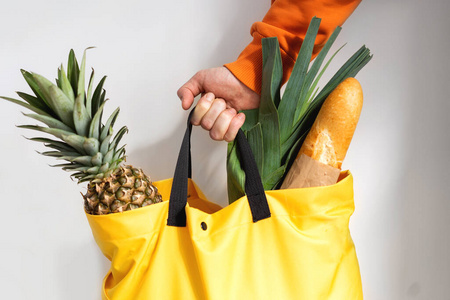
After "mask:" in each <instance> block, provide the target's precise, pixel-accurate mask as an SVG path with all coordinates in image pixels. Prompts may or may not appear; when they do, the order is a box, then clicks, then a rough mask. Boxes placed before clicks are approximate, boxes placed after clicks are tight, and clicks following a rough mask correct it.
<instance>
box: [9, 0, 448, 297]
mask: <svg viewBox="0 0 450 300" xmlns="http://www.w3.org/2000/svg"><path fill="white" fill-rule="evenodd" d="M269 5H270V1H269V0H264V1H261V0H229V1H208V0H191V1H143V0H128V1H86V0H79V1H76V2H75V1H67V0H58V1H56V0H41V1H30V0H18V1H9V2H8V3H7V4H6V3H5V2H2V3H1V4H0V41H1V44H0V94H1V95H5V96H14V91H16V90H21V91H23V90H26V91H28V89H27V87H26V84H25V82H24V80H23V79H22V77H21V74H20V72H19V69H20V68H24V69H26V70H29V71H34V72H37V73H40V74H42V75H44V76H47V77H50V78H53V77H55V76H56V69H57V67H58V65H59V64H60V63H61V62H64V64H65V63H66V56H67V54H68V51H69V49H70V48H74V49H75V51H76V53H77V54H78V56H81V55H82V51H83V50H84V48H86V47H88V46H96V47H97V48H96V49H94V50H90V51H89V52H88V61H87V63H88V66H90V67H91V66H92V67H95V70H96V72H97V80H98V79H99V78H101V76H103V75H105V74H106V75H108V79H107V83H106V89H107V95H109V98H110V99H111V100H110V101H109V106H108V109H107V111H109V112H112V110H113V109H114V108H115V107H117V106H121V114H120V116H119V120H118V125H117V126H119V125H123V124H126V125H127V126H128V127H129V129H130V132H129V134H128V135H127V136H126V138H125V139H124V140H125V142H126V144H128V145H129V146H128V157H129V160H128V161H129V162H130V163H132V164H134V165H136V166H140V167H142V168H144V169H145V170H146V171H147V172H148V173H149V174H150V175H151V176H152V177H153V179H154V180H159V179H164V178H168V177H171V176H172V174H173V168H174V164H175V159H176V156H177V151H178V148H179V145H180V141H181V137H182V134H183V131H184V124H185V118H186V113H185V112H183V111H182V109H181V107H180V104H179V100H178V98H177V97H176V90H177V88H178V87H179V86H180V85H181V84H182V83H184V82H185V81H186V80H187V79H188V78H189V77H190V76H192V75H193V74H194V73H195V72H196V71H198V70H200V69H202V68H208V67H215V66H220V65H222V64H224V63H226V62H230V61H233V60H234V59H235V58H236V57H237V55H238V54H239V53H240V51H241V50H242V49H243V48H244V46H245V45H246V44H247V43H248V42H249V41H250V36H249V28H250V26H251V24H252V23H253V22H254V21H258V20H260V19H261V18H262V17H263V16H264V14H265V12H266V11H267V9H268V8H269ZM449 13H450V2H448V1H447V0H435V1H432V2H427V1H419V0H413V1H387V0H382V1H380V0H379V1H365V2H363V3H362V4H361V5H360V6H359V8H358V9H357V10H356V12H355V13H354V14H353V15H352V17H351V18H350V19H349V20H348V21H347V23H346V24H345V25H344V27H343V31H342V33H341V35H340V37H339V38H338V41H337V42H336V47H337V46H339V45H342V44H344V43H345V42H346V43H347V46H346V47H345V48H344V50H343V51H342V52H341V53H340V54H339V55H338V58H337V59H336V60H335V61H334V62H333V65H334V66H335V67H337V66H339V65H341V64H342V63H343V62H344V60H345V59H347V57H349V56H350V55H351V54H352V53H353V52H354V51H356V50H357V49H358V48H359V47H360V46H361V45H362V44H366V45H367V46H368V47H369V48H370V49H371V50H372V52H373V53H374V59H373V60H372V62H370V64H369V65H368V66H367V67H366V68H365V69H364V70H363V71H362V72H361V73H360V75H359V76H358V79H359V80H360V82H361V83H362V86H363V88H364V93H365V104H364V108H363V113H362V116H361V119H360V124H359V127H358V128H357V131H356V134H355V137H354V140H353V143H352V146H351V149H350V151H349V153H348V155H347V159H346V161H345V162H344V167H345V168H347V169H350V170H351V171H352V172H353V174H354V176H355V197H356V199H355V201H356V212H355V214H354V216H353V217H352V221H351V230H352V236H353V238H354V241H355V244H356V246H357V253H358V256H359V261H360V266H361V272H362V277H363V282H364V292H365V296H366V299H375V300H390V299H392V300H397V299H424V300H425V299H426V300H428V299H438V300H440V299H450V296H449V295H450V285H449V282H450V258H449V254H448V253H450V234H449V231H450V218H449V215H450V197H449V195H450V174H449V170H450V160H449V158H448V156H447V153H448V149H449V148H450V134H449V132H448V130H449V129H450V120H449V117H448V114H449V112H450V104H449V103H450V101H449V100H448V95H449V94H450V90H449V87H450V85H449V80H450V76H449V75H448V74H449V69H450V61H449V59H448V53H447V52H448V49H449V47H450V40H449V38H448V29H449V28H450V21H449V19H448V15H449ZM329 72H330V73H332V71H331V70H330V71H329ZM20 111H21V109H19V108H18V107H16V106H14V105H12V104H10V103H6V102H4V101H2V102H0V141H1V148H0V154H1V158H2V168H1V169H0V190H1V191H2V196H1V203H2V212H3V213H2V216H1V218H0V234H1V239H0V256H1V257H2V260H1V263H0V291H1V294H2V296H1V298H2V299H45V300H51V299H68V300H70V299H73V300H75V299H76V300H79V299H87V300H88V299H99V296H100V284H101V281H102V278H103V276H104V275H105V274H106V272H107V270H108V268H109V266H108V261H107V260H106V259H105V258H104V257H103V256H102V254H101V253H100V251H99V250H98V248H97V246H96V244H95V242H94V240H93V238H92V236H91V232H90V229H89V226H88V224H87V221H86V219H85V216H84V212H83V209H82V201H81V196H80V194H79V192H80V191H83V190H84V186H77V184H75V182H72V181H71V180H70V179H69V176H68V174H66V173H64V172H62V171H61V170H58V169H52V168H49V167H48V166H47V165H48V164H53V163H54V161H52V160H51V159H49V158H46V157H42V156H40V155H38V154H36V153H35V151H34V150H38V151H42V150H43V147H42V146H40V145H37V144H32V143H31V142H29V141H27V140H25V139H24V138H23V137H22V136H21V135H25V136H32V133H31V132H27V131H26V130H23V129H18V128H16V127H14V125H19V124H24V123H25V124H29V122H30V121H28V120H27V119H26V118H25V117H24V116H22V115H21V114H20ZM31 123H33V122H31ZM194 140H195V143H196V144H195V147H194V163H195V168H194V178H195V179H196V181H197V182H198V183H199V184H200V186H201V187H203V188H204V190H205V193H206V194H207V196H209V197H210V198H211V199H212V200H214V201H215V202H218V203H220V204H225V203H227V202H226V187H225V182H226V180H225V178H226V174H225V153H226V145H225V143H218V142H213V141H211V140H209V138H208V135H207V133H205V132H203V131H202V130H200V129H199V130H197V131H196V132H195V134H194Z"/></svg>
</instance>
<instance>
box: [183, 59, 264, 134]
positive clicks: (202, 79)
mask: <svg viewBox="0 0 450 300" xmlns="http://www.w3.org/2000/svg"><path fill="white" fill-rule="evenodd" d="M177 94H178V97H179V98H180V99H181V105H182V107H183V109H189V108H190V107H191V106H192V104H193V102H194V97H196V96H197V95H199V94H203V96H202V97H201V98H200V100H199V101H198V103H197V107H196V109H195V111H194V113H193V115H192V119H191V122H192V124H193V125H201V126H202V127H203V128H204V129H206V130H208V131H209V134H210V136H211V138H212V139H213V140H218V141H220V140H225V141H227V142H230V141H232V140H234V138H235V137H236V134H237V132H238V130H239V128H240V127H241V126H242V125H243V124H244V121H245V115H244V114H243V113H237V111H239V110H242V109H252V108H256V107H258V106H259V101H260V97H259V95H258V94H257V93H255V92H254V91H252V90H251V89H250V88H248V87H247V86H246V85H244V84H243V83H242V82H240V81H239V80H238V79H237V78H236V77H235V76H234V75H233V74H232V73H231V72H230V71H229V70H228V69H227V68H225V67H219V68H213V69H206V70H202V71H199V72H197V73H196V74H195V75H194V76H193V77H192V78H191V79H190V80H189V81H188V82H186V83H185V84H184V85H183V86H182V87H181V88H180V89H179V90H178V92H177Z"/></svg>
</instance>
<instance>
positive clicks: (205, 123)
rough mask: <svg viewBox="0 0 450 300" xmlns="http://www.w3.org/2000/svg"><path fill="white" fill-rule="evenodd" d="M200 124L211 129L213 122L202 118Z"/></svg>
mask: <svg viewBox="0 0 450 300" xmlns="http://www.w3.org/2000/svg"><path fill="white" fill-rule="evenodd" d="M200 125H201V126H202V128H203V129H206V130H211V128H212V125H213V123H212V122H211V121H210V120H208V119H205V118H203V119H202V121H201V122H200Z"/></svg>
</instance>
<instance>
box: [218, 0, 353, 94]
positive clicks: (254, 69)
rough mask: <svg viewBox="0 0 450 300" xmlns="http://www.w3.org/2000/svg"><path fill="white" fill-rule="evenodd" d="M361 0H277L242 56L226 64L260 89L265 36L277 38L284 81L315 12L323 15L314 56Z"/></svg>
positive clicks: (241, 79) (257, 24)
mask: <svg viewBox="0 0 450 300" xmlns="http://www.w3.org/2000/svg"><path fill="white" fill-rule="evenodd" d="M360 2H361V0H276V1H272V6H271V7H270V9H269V11H268V12H267V14H266V15H265V17H264V18H263V20H262V21H261V22H256V23H254V24H253V25H252V27H251V31H250V32H251V35H252V36H253V41H252V42H251V43H250V44H249V45H248V46H247V47H246V48H245V49H244V50H243V51H242V53H241V54H240V56H239V58H238V59H237V60H236V61H235V62H232V63H229V64H226V65H225V67H227V68H228V69H229V70H230V71H231V72H232V73H233V74H234V75H235V76H236V77H237V78H238V79H239V80H240V81H241V82H243V83H244V84H245V85H246V86H248V87H249V88H250V89H252V90H253V91H255V92H257V93H258V94H260V93H261V73H262V50H261V40H262V38H265V37H274V36H276V37H277V38H278V41H279V43H280V48H281V56H282V60H283V83H284V82H286V81H287V80H288V78H289V75H290V74H291V71H292V68H293V66H294V63H295V60H296V59H297V55H298V52H299V51H300V47H301V45H302V43H303V39H304V37H305V34H306V30H307V28H308V25H309V22H310V21H311V19H312V17H314V16H316V17H318V18H321V19H322V22H321V25H320V29H319V33H318V35H317V39H316V42H315V47H314V52H313V58H314V57H315V56H316V55H317V54H318V53H319V51H320V50H321V49H322V47H323V46H324V44H325V43H326V41H327V40H328V38H329V37H330V35H331V34H332V32H333V30H334V29H335V28H336V27H337V26H342V24H344V22H345V20H347V18H348V17H349V16H350V15H351V14H352V13H353V11H354V10H355V9H356V7H357V6H358V5H359V3H360Z"/></svg>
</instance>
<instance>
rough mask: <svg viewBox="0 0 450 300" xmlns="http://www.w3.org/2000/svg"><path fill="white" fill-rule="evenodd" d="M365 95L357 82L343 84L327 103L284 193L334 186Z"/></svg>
mask: <svg viewBox="0 0 450 300" xmlns="http://www.w3.org/2000/svg"><path fill="white" fill-rule="evenodd" d="M362 103H363V94H362V89H361V85H360V84H359V82H358V81H357V80H356V79H355V78H347V79H345V80H344V81H343V82H341V83H340V84H339V85H338V86H337V87H336V88H335V89H334V90H333V91H332V92H331V93H330V95H329V96H328V97H327V99H326V100H325V101H324V103H323V105H322V107H321V108H320V111H319V113H318V115H317V117H316V120H315V121H314V124H313V125H312V127H311V130H310V131H309V133H308V135H307V136H306V139H305V140H304V142H303V144H302V147H301V148H300V151H299V152H298V155H297V157H296V158H295V161H294V163H293V165H292V166H291V168H290V170H289V172H288V174H287V175H286V178H285V179H284V181H283V184H282V185H281V187H280V189H289V188H303V187H314V186H324V185H330V184H334V183H336V182H337V181H338V178H339V173H340V169H341V166H342V161H343V160H344V158H345V155H346V154H347V150H348V147H349V146H350V142H351V140H352V137H353V133H354V132H355V129H356V124H357V123H358V120H359V115H360V114H361V109H362Z"/></svg>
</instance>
